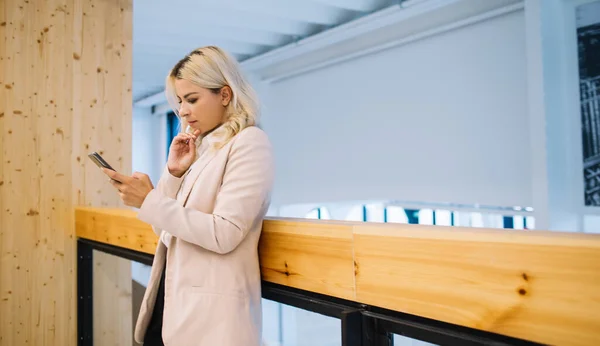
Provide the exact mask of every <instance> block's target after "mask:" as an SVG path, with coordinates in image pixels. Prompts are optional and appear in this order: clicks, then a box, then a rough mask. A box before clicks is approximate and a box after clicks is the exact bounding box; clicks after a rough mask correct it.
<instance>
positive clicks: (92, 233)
mask: <svg viewBox="0 0 600 346" xmlns="http://www.w3.org/2000/svg"><path fill="white" fill-rule="evenodd" d="M75 228H76V232H77V237H79V238H84V239H90V240H94V241H98V242H102V243H106V244H113V245H115V246H118V247H122V248H125V249H129V250H135V251H140V252H145V253H149V254H154V252H155V251H156V244H157V242H158V236H156V234H154V232H153V231H152V228H151V227H150V225H148V224H147V223H144V222H142V221H140V220H138V218H137V213H136V212H135V211H133V210H126V209H115V208H91V207H78V208H77V209H76V210H75Z"/></svg>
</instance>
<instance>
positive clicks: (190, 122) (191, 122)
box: [188, 120, 198, 125]
mask: <svg viewBox="0 0 600 346" xmlns="http://www.w3.org/2000/svg"><path fill="white" fill-rule="evenodd" d="M196 122H198V121H197V120H194V121H188V124H190V125H191V124H193V123H196Z"/></svg>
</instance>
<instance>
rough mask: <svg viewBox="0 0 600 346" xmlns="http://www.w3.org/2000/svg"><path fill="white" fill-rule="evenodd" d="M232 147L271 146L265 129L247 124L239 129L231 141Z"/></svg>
mask: <svg viewBox="0 0 600 346" xmlns="http://www.w3.org/2000/svg"><path fill="white" fill-rule="evenodd" d="M232 145H233V146H234V147H238V146H263V145H267V146H269V147H270V146H271V142H270V140H269V136H268V135H267V133H266V132H265V131H263V130H262V129H260V128H258V127H256V126H248V127H246V128H245V129H243V130H242V131H240V132H239V133H238V134H237V135H236V136H235V139H234V141H233V143H232Z"/></svg>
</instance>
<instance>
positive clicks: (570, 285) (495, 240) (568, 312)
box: [354, 224, 600, 345]
mask: <svg viewBox="0 0 600 346" xmlns="http://www.w3.org/2000/svg"><path fill="white" fill-rule="evenodd" d="M354 250H355V256H356V262H357V263H358V271H357V276H356V297H357V300H358V301H361V302H363V303H367V304H372V305H376V306H385V307H387V308H389V309H392V310H398V311H403V312H406V313H410V314H414V315H419V316H423V317H428V318H432V319H435V320H440V321H445V322H449V323H454V324H458V325H462V326H467V327H472V328H476V329H481V330H486V331H491V332H496V333H499V334H504V335H509V336H513V337H517V338H523V339H527V340H533V341H537V342H541V343H545V344H552V345H557V344H569V345H597V344H600V333H598V332H597V330H598V328H599V327H600V237H597V236H586V235H579V234H568V235H566V234H560V233H555V232H552V233H550V232H520V231H497V230H486V229H468V228H446V227H431V226H408V225H405V226H400V227H398V226H396V227H389V226H387V227H386V226H378V225H372V224H364V225H358V226H356V227H355V229H354Z"/></svg>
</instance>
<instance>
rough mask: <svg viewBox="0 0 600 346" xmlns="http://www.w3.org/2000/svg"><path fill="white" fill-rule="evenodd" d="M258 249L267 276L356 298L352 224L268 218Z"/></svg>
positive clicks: (281, 282)
mask: <svg viewBox="0 0 600 346" xmlns="http://www.w3.org/2000/svg"><path fill="white" fill-rule="evenodd" d="M259 251H260V253H259V254H260V265H261V272H262V277H263V279H264V280H266V281H270V282H274V283H278V284H282V285H286V286H290V287H295V288H300V289H304V290H308V291H313V292H317V293H322V294H328V295H331V296H334V297H339V298H345V299H354V261H353V254H352V226H351V225H339V224H333V223H329V222H324V221H322V222H312V223H298V222H291V221H283V220H268V221H265V223H264V227H263V231H262V236H261V241H260V246H259Z"/></svg>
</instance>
